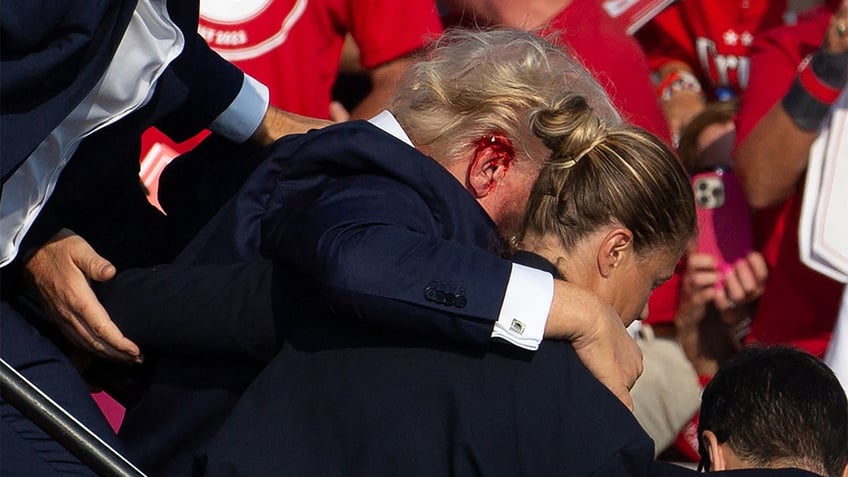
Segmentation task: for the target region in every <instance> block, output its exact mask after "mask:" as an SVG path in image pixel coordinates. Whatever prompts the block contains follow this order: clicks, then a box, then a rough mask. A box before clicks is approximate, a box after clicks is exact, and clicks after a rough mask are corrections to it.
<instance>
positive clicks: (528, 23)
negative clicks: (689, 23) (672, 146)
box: [442, 0, 669, 140]
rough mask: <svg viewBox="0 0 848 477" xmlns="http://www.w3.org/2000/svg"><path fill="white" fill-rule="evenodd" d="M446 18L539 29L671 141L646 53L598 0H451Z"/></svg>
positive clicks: (633, 117)
mask: <svg viewBox="0 0 848 477" xmlns="http://www.w3.org/2000/svg"><path fill="white" fill-rule="evenodd" d="M442 3H443V4H444V5H445V7H446V9H447V12H448V13H447V18H448V20H446V22H448V23H451V22H456V23H460V24H464V25H482V26H489V25H500V26H508V27H512V28H522V29H524V30H528V31H536V32H538V33H539V34H540V35H542V36H543V37H546V38H550V39H551V40H552V41H553V42H555V43H557V44H559V45H561V46H562V47H564V48H565V49H566V50H568V51H569V52H571V53H572V54H574V55H575V56H576V57H577V58H579V59H580V60H581V61H582V62H583V64H584V65H585V66H586V68H587V69H588V70H589V71H590V72H591V73H592V74H593V75H595V77H596V78H598V81H599V82H600V83H601V85H602V86H604V88H605V89H606V90H607V93H608V94H609V95H610V97H611V98H612V102H613V104H614V105H615V106H616V107H617V108H618V109H619V111H620V112H621V114H622V116H623V118H624V120H626V121H628V122H630V123H632V124H635V125H637V126H641V127H642V128H644V129H647V130H648V131H650V132H652V133H653V134H655V135H656V136H658V137H660V138H662V139H664V140H669V133H668V125H667V123H666V121H665V118H664V116H663V114H662V110H661V109H660V107H659V103H658V101H657V99H656V97H655V95H654V93H653V91H654V88H653V86H652V84H651V80H650V69H649V68H648V63H647V59H646V58H645V53H644V52H643V51H642V48H641V47H640V46H639V44H638V43H637V42H636V40H634V39H633V38H632V37H630V36H629V35H628V34H627V32H626V30H625V28H624V26H623V25H622V24H621V23H620V22H618V21H616V20H615V19H613V18H611V17H610V16H609V15H607V13H606V12H605V11H604V10H603V8H601V4H600V2H597V1H596V0H544V1H538V2H532V4H531V3H530V2H517V1H514V0H447V1H443V2H442Z"/></svg>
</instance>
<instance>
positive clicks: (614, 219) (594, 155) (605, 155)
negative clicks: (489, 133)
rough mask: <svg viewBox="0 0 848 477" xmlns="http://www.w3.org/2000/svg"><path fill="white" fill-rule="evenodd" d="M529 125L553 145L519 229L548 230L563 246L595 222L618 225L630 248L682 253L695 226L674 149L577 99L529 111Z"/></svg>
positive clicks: (688, 187) (595, 225) (684, 177)
mask: <svg viewBox="0 0 848 477" xmlns="http://www.w3.org/2000/svg"><path fill="white" fill-rule="evenodd" d="M532 124H533V128H534V130H536V131H538V132H539V134H540V137H542V138H543V141H544V142H545V144H546V145H547V146H548V147H549V148H550V149H551V150H552V151H553V155H552V157H551V160H550V161H549V162H548V164H546V165H545V167H544V168H543V169H542V172H541V174H540V176H539V179H538V180H537V182H536V184H535V185H534V187H533V191H532V193H531V195H530V202H529V204H528V209H527V214H526V219H525V234H534V235H537V236H543V235H545V234H555V235H556V236H557V237H559V238H560V240H561V241H562V245H563V247H565V248H571V247H573V246H574V245H575V244H576V243H577V241H578V240H580V239H581V238H583V237H584V236H586V235H588V234H590V233H592V232H593V231H595V230H596V229H597V228H598V227H600V226H603V225H608V224H614V223H618V224H621V225H623V226H625V227H627V228H628V229H630V231H632V232H633V236H634V249H635V250H636V251H637V253H642V252H645V251H651V250H657V249H659V248H663V249H671V250H674V251H675V252H679V253H682V252H683V250H684V248H685V246H686V244H687V243H688V242H689V241H690V240H691V239H692V238H693V237H694V236H695V234H696V232H697V221H696V218H695V201H694V197H693V193H692V187H691V185H690V183H689V179H688V177H687V175H686V173H685V171H684V170H683V167H682V166H681V164H680V163H679V161H678V160H677V158H676V157H675V156H674V154H673V153H672V152H671V151H670V150H669V149H668V147H666V146H665V144H663V143H662V142H661V141H660V140H659V139H657V138H656V137H655V136H653V135H651V134H650V133H648V132H647V131H644V130H642V129H639V128H637V127H634V126H628V125H623V124H615V125H608V124H606V123H605V122H604V121H602V120H600V119H599V118H598V117H597V116H595V115H594V114H592V111H591V108H590V107H589V105H588V103H587V101H586V99H585V98H583V97H581V96H578V95H572V96H571V97H570V98H569V99H568V100H567V101H566V102H565V103H564V104H563V105H561V106H560V107H559V108H558V109H556V110H537V111H536V112H535V113H534V115H533V117H532Z"/></svg>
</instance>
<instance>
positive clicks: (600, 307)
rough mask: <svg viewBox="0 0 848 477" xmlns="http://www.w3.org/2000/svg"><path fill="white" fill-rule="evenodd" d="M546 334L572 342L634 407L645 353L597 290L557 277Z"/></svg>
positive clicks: (593, 369)
mask: <svg viewBox="0 0 848 477" xmlns="http://www.w3.org/2000/svg"><path fill="white" fill-rule="evenodd" d="M545 337H546V338H554V339H565V340H568V341H571V343H572V345H573V346H574V350H575V351H577V356H578V357H579V358H580V360H581V361H583V364H585V365H586V367H587V368H588V369H589V371H591V373H592V374H593V375H595V377H596V378H597V379H598V380H599V381H600V382H601V383H603V384H604V386H606V387H607V388H608V389H609V390H610V391H612V393H613V394H615V395H616V397H618V399H620V400H621V402H622V403H624V405H625V406H627V407H628V408H629V409H631V410H632V409H633V398H632V397H631V396H630V388H632V387H633V385H634V384H635V383H636V379H638V378H639V375H641V374H642V352H641V351H640V350H639V346H638V345H637V344H636V342H635V341H634V340H633V338H631V337H630V335H629V334H628V333H627V330H626V329H625V328H624V323H623V322H622V320H621V317H620V316H619V315H618V314H617V313H616V312H615V310H613V309H612V307H611V306H610V305H608V304H607V303H605V302H604V301H603V300H601V299H600V298H599V297H598V296H596V295H595V294H594V293H591V292H589V291H587V290H584V289H582V288H579V287H577V286H575V285H572V284H570V283H566V282H564V281H562V280H555V281H554V301H553V303H552V305H551V313H550V315H549V316H548V323H547V326H546V327H545Z"/></svg>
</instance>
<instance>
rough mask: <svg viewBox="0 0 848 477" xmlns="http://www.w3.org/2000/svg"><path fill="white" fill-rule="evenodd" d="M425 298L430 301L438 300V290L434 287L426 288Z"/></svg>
mask: <svg viewBox="0 0 848 477" xmlns="http://www.w3.org/2000/svg"><path fill="white" fill-rule="evenodd" d="M424 298H426V299H427V300H428V301H436V290H435V289H434V288H433V287H427V288H425V289H424Z"/></svg>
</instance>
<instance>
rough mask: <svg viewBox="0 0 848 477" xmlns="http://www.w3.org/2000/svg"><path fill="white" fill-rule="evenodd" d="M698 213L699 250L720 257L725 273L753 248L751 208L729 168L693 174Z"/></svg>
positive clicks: (720, 270) (718, 259) (719, 285)
mask: <svg viewBox="0 0 848 477" xmlns="http://www.w3.org/2000/svg"><path fill="white" fill-rule="evenodd" d="M692 189H693V191H694V193H695V207H696V213H697V217H698V241H697V250H698V252H701V253H708V254H710V255H712V256H714V257H715V258H716V262H717V264H718V270H719V272H720V273H721V274H722V279H721V280H719V283H718V284H717V286H718V287H723V286H724V278H723V277H724V276H726V275H727V274H728V273H731V272H732V271H733V264H734V263H735V262H736V261H737V260H740V259H742V258H744V257H745V256H746V255H748V253H749V252H751V251H752V250H753V245H752V242H753V240H752V237H751V211H750V208H749V206H748V202H747V200H746V199H745V195H744V192H743V191H742V187H741V185H740V184H739V182H738V180H737V179H736V177H735V176H734V175H733V173H732V172H731V171H730V170H728V169H716V170H712V171H707V172H700V173H698V174H695V175H693V176H692Z"/></svg>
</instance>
